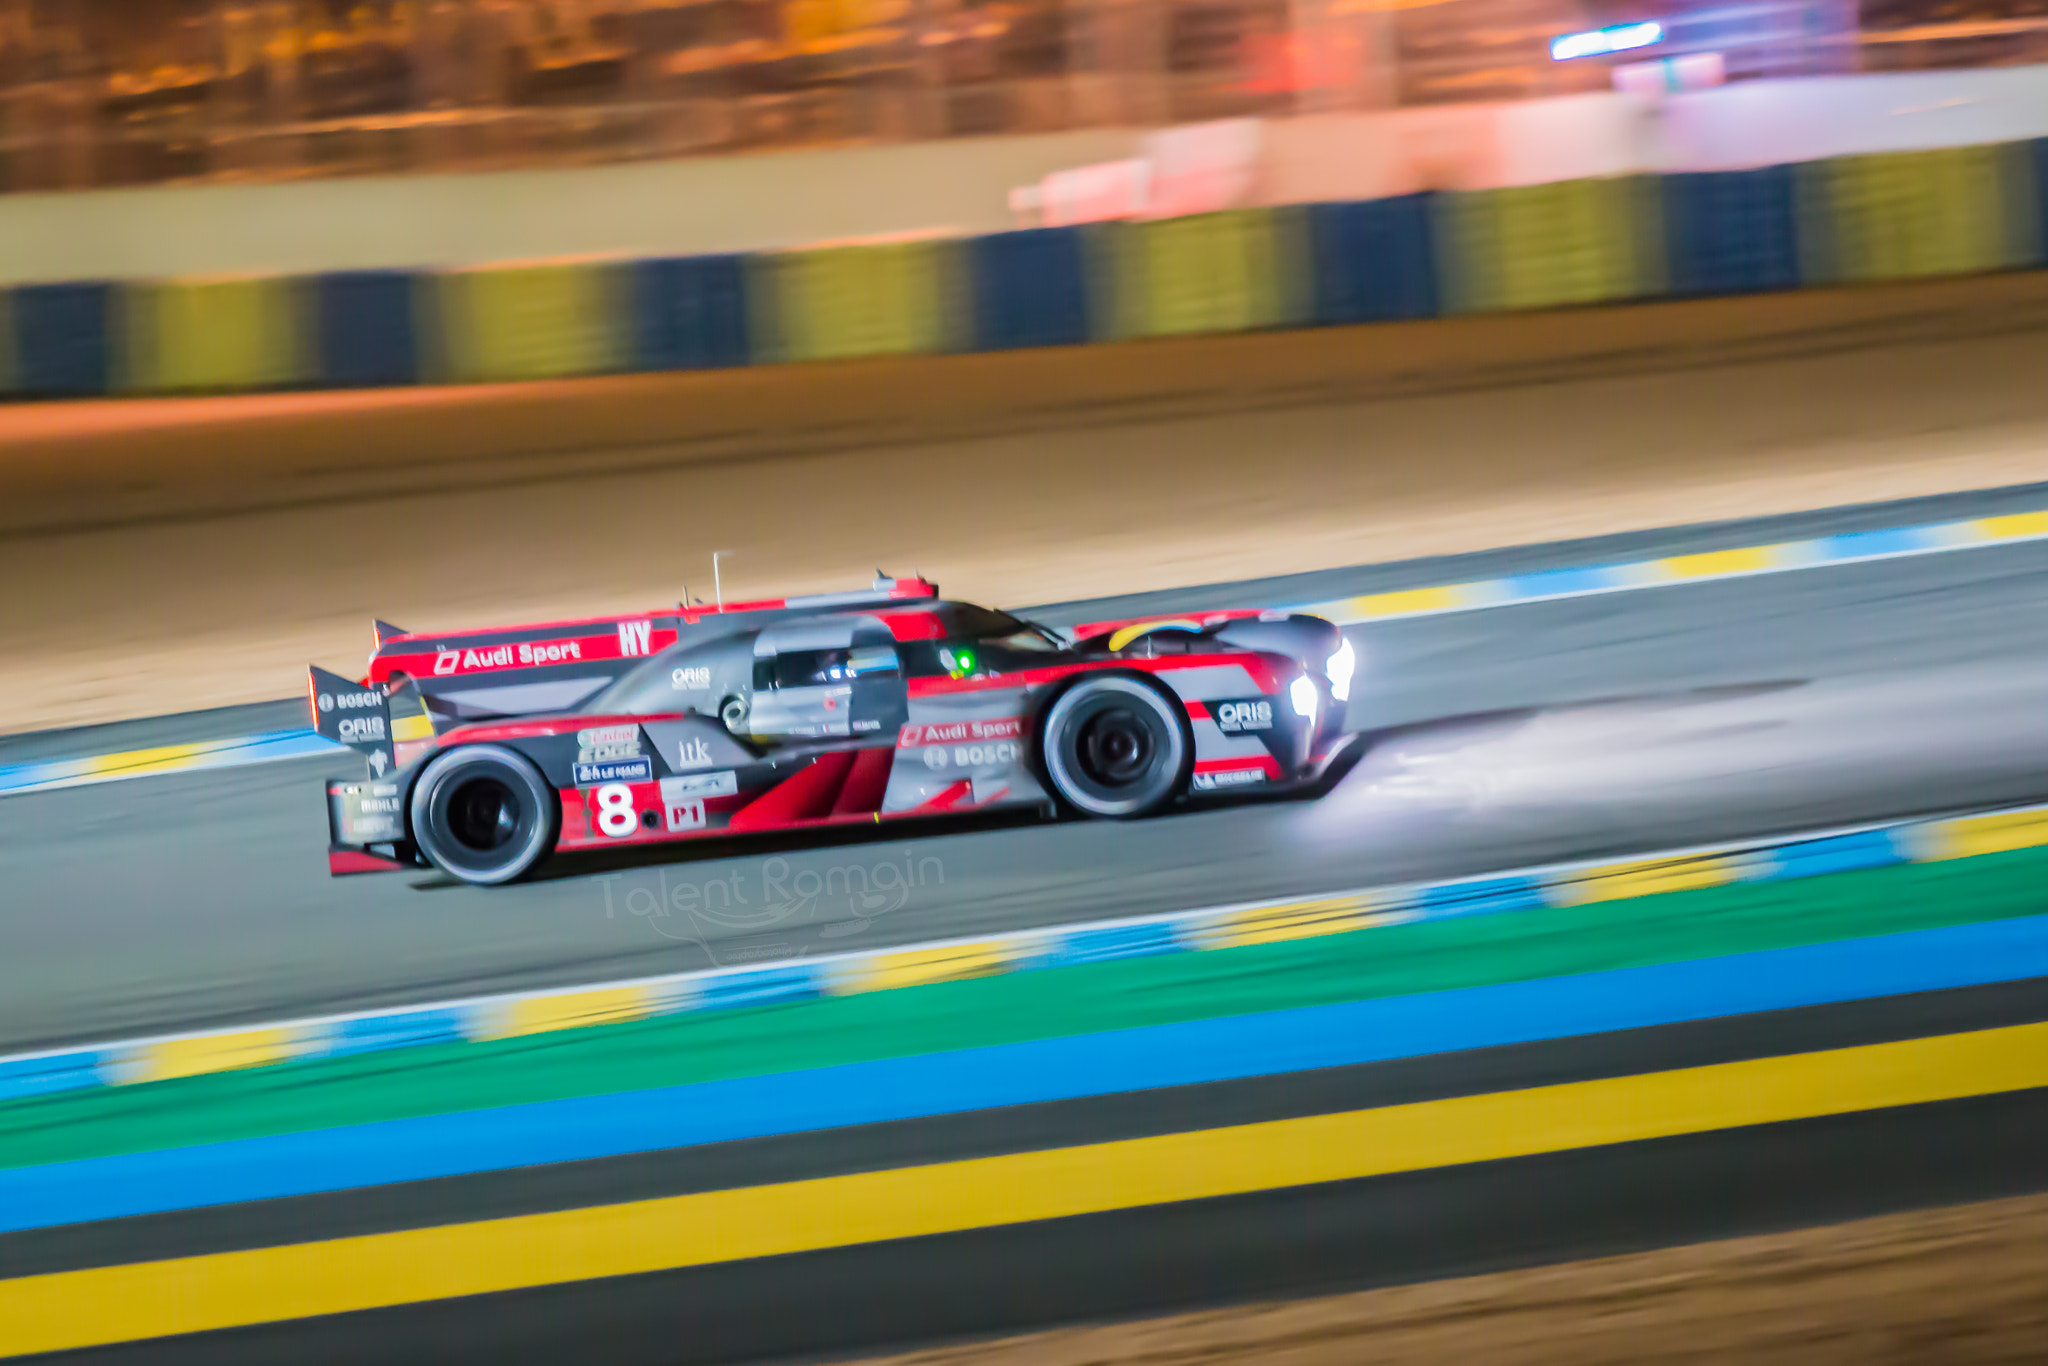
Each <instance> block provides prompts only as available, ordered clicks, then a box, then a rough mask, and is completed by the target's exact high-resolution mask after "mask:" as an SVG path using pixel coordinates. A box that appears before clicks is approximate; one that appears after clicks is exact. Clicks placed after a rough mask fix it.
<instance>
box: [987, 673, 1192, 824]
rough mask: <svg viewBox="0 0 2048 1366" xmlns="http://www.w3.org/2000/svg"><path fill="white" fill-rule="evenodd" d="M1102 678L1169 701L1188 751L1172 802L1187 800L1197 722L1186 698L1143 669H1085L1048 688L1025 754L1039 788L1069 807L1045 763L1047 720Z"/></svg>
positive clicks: (1035, 715)
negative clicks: (1083, 688) (1074, 694)
mask: <svg viewBox="0 0 2048 1366" xmlns="http://www.w3.org/2000/svg"><path fill="white" fill-rule="evenodd" d="M1100 678H1124V679H1129V680H1130V681H1131V682H1133V683H1136V684H1138V685H1140V686H1141V687H1145V688H1149V689H1151V690H1152V691H1153V692H1155V693H1157V694H1159V695H1160V696H1161V697H1164V698H1165V699H1166V701H1167V703H1168V710H1170V711H1171V712H1172V714H1173V716H1174V719H1175V720H1176V721H1177V722H1178V723H1179V725H1180V734H1181V743H1182V748H1183V749H1184V750H1185V751H1186V757H1185V759H1184V760H1183V762H1182V764H1181V771H1180V774H1179V775H1178V776H1177V777H1176V778H1175V779H1174V785H1173V795H1172V798H1171V799H1170V800H1175V801H1177V800H1179V799H1180V798H1182V797H1184V796H1186V795H1187V791H1188V784H1189V783H1190V782H1191V781H1192V776H1193V774H1194V771H1195V722H1194V718H1193V717H1192V716H1190V715H1189V714H1188V704H1187V700H1186V699H1185V698H1183V697H1182V696H1181V695H1180V694H1179V693H1177V692H1175V691H1174V690H1173V689H1172V688H1171V687H1169V686H1167V684H1165V683H1164V682H1162V681H1161V680H1160V678H1159V676H1158V675H1157V674H1153V673H1148V672H1146V671H1145V670H1143V669H1129V668H1117V667H1114V666H1112V667H1109V668H1102V669H1083V670H1080V671H1078V672H1076V673H1073V674H1071V675H1069V676H1068V677H1066V678H1063V679H1061V680H1059V682H1058V683H1056V684H1054V685H1053V686H1052V687H1049V688H1047V689H1046V690H1045V691H1044V693H1043V694H1042V695H1041V696H1040V697H1039V698H1038V699H1037V701H1036V702H1035V704H1034V705H1033V708H1032V711H1031V715H1030V721H1031V743H1030V745H1029V746H1028V747H1027V749H1026V751H1025V752H1026V754H1027V755H1028V757H1029V759H1030V763H1031V768H1032V776H1033V777H1035V778H1037V779H1038V781H1039V785H1040V786H1042V787H1043V788H1044V789H1045V790H1046V793H1047V794H1048V795H1049V796H1051V797H1052V799H1053V800H1054V801H1055V802H1057V803H1059V804H1060V805H1062V806H1065V805H1066V802H1065V801H1064V799H1063V798H1061V797H1060V795H1059V793H1058V792H1057V790H1056V789H1055V786H1054V784H1053V782H1052V773H1051V768H1050V766H1049V765H1048V764H1047V762H1046V757H1045V741H1046V725H1045V722H1046V718H1047V717H1048V716H1050V715H1051V714H1052V709H1053V707H1054V706H1055V705H1057V703H1058V702H1059V700H1060V699H1061V698H1062V697H1064V696H1066V695H1067V694H1068V693H1070V692H1072V691H1073V690H1074V689H1075V688H1078V687H1080V686H1081V685H1082V684H1083V683H1086V682H1089V681H1090V680H1093V679H1100Z"/></svg>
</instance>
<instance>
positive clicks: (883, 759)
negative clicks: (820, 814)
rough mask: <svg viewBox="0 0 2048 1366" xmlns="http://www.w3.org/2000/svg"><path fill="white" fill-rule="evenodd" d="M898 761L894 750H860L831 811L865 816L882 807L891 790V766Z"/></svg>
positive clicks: (842, 814)
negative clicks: (884, 798) (883, 799)
mask: <svg viewBox="0 0 2048 1366" xmlns="http://www.w3.org/2000/svg"><path fill="white" fill-rule="evenodd" d="M895 763H896V752H895V751H894V750H889V749H863V750H860V751H858V752H857V753H856V754H855V755H854V758H853V771H852V772H851V773H848V774H847V775H846V785H845V786H844V787H842V788H840V789H839V796H838V798H837V799H836V800H834V801H833V803H832V814H833V815H835V816H865V815H867V814H868V813H869V812H871V811H880V810H881V809H882V798H883V797H884V796H885V795H886V794H887V793H888V791H889V770H890V769H891V768H892V767H894V766H895Z"/></svg>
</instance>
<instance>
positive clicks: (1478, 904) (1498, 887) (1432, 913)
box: [1414, 877, 1550, 920]
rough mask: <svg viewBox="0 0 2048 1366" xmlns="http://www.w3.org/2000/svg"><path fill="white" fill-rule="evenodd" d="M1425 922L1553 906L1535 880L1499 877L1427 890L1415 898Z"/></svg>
mask: <svg viewBox="0 0 2048 1366" xmlns="http://www.w3.org/2000/svg"><path fill="white" fill-rule="evenodd" d="M1414 904H1415V906H1416V907H1417V908H1418V909H1419V910H1421V912H1422V914H1423V918H1424V919H1428V920H1441V919H1444V918H1446V917H1449V916H1454V915H1482V914H1487V913H1490V912H1493V911H1533V910H1541V909H1543V908H1544V907H1547V906H1548V905H1549V904H1550V903H1549V901H1547V900H1546V899H1545V898H1544V895H1543V884H1542V883H1541V882H1539V881H1538V880H1537V879H1535V878H1533V877H1495V878H1486V879H1484V880H1482V881H1478V882H1456V883H1451V884H1449V885H1448V886H1437V887H1425V888H1423V889H1422V891H1421V892H1420V893H1419V894H1418V895H1417V896H1416V897H1415V900H1414Z"/></svg>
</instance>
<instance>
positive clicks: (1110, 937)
mask: <svg viewBox="0 0 2048 1366" xmlns="http://www.w3.org/2000/svg"><path fill="white" fill-rule="evenodd" d="M1182 947H1183V945H1182V944H1181V942H1180V937H1179V936H1178V935H1177V934H1175V933H1174V926H1173V925H1171V924H1169V923H1166V922H1164V921H1155V922H1152V923H1150V924H1144V925H1111V926H1107V927H1105V928H1103V929H1099V930H1079V931H1075V932H1073V933H1070V934H1063V935H1061V936H1059V937H1058V939H1057V940H1056V941H1055V942H1054V943H1053V944H1051V945H1050V946H1049V947H1048V949H1047V951H1046V954H1045V956H1044V957H1043V958H1041V959H1040V960H1039V963H1038V966H1040V967H1049V968H1050V967H1067V966H1070V965H1072V964H1075V963H1106V962H1109V961H1110V960H1112V959H1118V958H1149V957H1152V956H1153V955H1155V954H1161V953H1178V952H1180V950H1181V949H1182Z"/></svg>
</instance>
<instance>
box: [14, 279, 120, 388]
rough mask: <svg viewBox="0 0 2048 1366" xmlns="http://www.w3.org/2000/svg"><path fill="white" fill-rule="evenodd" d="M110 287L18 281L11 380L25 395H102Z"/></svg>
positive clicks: (109, 363)
mask: <svg viewBox="0 0 2048 1366" xmlns="http://www.w3.org/2000/svg"><path fill="white" fill-rule="evenodd" d="M114 288H115V287H114V286H112V285H107V284H65V285H20V286H17V287H16V288H15V289H14V290H13V291H11V292H12V295H13V298H12V311H13V314H14V318H13V322H14V348H13V350H14V384H15V387H16V388H17V389H19V390H20V391H21V392H22V393H25V394H103V393H105V392H106V391H107V387H108V376H109V374H110V371H111V368H112V355H111V351H110V348H109V345H108V336H109V332H110V329H109V327H108V325H107V315H108V314H109V312H111V301H112V296H113V290H114Z"/></svg>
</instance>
